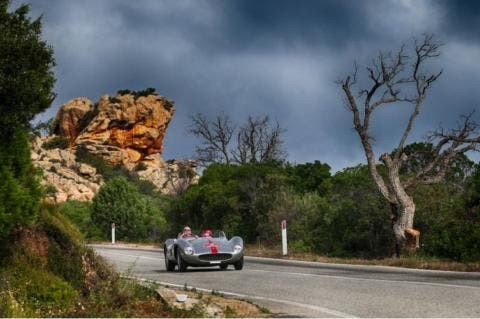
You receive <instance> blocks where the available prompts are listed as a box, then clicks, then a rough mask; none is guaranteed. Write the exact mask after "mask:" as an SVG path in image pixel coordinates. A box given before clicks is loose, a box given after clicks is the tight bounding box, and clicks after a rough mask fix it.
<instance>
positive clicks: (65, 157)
mask: <svg viewBox="0 0 480 319" xmlns="http://www.w3.org/2000/svg"><path fill="white" fill-rule="evenodd" d="M50 138H51V137H46V138H36V139H35V140H34V141H33V142H32V151H31V155H32V161H33V163H34V164H35V165H36V166H37V167H41V168H42V171H43V173H42V184H43V185H44V186H45V187H46V189H47V198H50V199H52V200H53V201H55V202H57V203H60V202H64V201H66V200H69V199H74V200H79V201H88V200H91V199H92V198H93V197H94V196H95V193H96V192H97V191H98V189H99V188H100V186H101V185H102V184H103V177H102V176H101V175H99V174H97V170H96V169H95V168H94V167H92V166H90V165H87V164H84V163H78V162H77V161H76V158H75V153H74V152H72V150H69V149H65V150H62V149H58V148H56V149H51V150H46V149H44V148H43V147H42V145H43V144H44V143H45V142H46V141H48V140H49V139H50ZM52 187H53V189H54V190H53V191H52V190H49V188H52Z"/></svg>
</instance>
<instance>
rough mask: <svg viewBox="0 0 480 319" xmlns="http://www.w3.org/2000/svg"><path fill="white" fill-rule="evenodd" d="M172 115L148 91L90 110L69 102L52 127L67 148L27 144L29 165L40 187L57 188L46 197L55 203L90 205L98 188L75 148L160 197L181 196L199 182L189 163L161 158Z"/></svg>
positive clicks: (97, 178)
mask: <svg viewBox="0 0 480 319" xmlns="http://www.w3.org/2000/svg"><path fill="white" fill-rule="evenodd" d="M174 112H175V108H174V103H173V102H172V101H170V100H168V99H166V98H164V97H162V96H160V95H158V94H153V92H152V91H149V92H148V94H145V91H143V92H141V93H139V92H130V91H127V92H126V93H125V94H117V95H116V96H114V97H111V96H108V95H104V96H102V97H101V98H100V100H99V101H98V102H97V103H95V104H93V103H92V102H91V101H90V100H89V99H87V98H83V97H82V98H76V99H73V100H71V101H69V102H67V103H65V104H64V105H63V106H62V107H61V108H60V110H59V111H58V113H57V116H56V119H55V127H54V133H55V135H57V136H62V137H64V138H66V139H68V142H69V143H68V144H69V147H68V148H67V149H58V148H57V149H51V150H47V149H44V147H42V145H43V144H44V143H45V142H46V141H48V140H50V139H51V138H53V137H52V136H47V137H43V138H38V139H36V140H35V141H34V142H33V144H32V160H33V162H34V164H35V165H37V166H39V167H41V168H42V169H43V171H44V175H43V183H44V184H45V185H47V186H48V185H51V186H49V187H50V188H53V187H55V188H56V190H57V191H56V193H55V195H54V196H53V195H52V196H51V197H52V198H53V199H54V200H55V201H56V202H63V201H65V200H68V199H75V200H91V199H92V198H93V196H94V195H95V193H96V192H97V190H98V189H99V187H100V186H101V185H102V183H103V177H102V176H101V175H99V174H98V173H97V172H96V169H95V168H94V167H92V166H89V165H87V164H84V163H79V162H78V159H77V158H76V155H75V154H76V150H77V149H78V148H82V149H84V150H86V151H87V152H88V153H90V154H93V155H95V156H97V157H101V158H103V159H104V160H105V161H106V162H107V163H109V164H110V165H112V166H116V165H121V166H123V167H125V168H127V170H129V171H131V172H132V173H133V174H137V175H138V176H139V177H140V178H142V179H145V180H148V181H151V182H152V183H153V184H154V185H155V186H156V187H157V189H158V190H159V191H161V192H162V193H165V194H178V193H181V192H183V191H184V190H185V189H186V188H187V187H188V186H189V185H190V184H192V183H195V182H196V181H197V179H198V176H197V174H196V171H195V169H196V164H195V162H193V161H186V160H173V161H164V160H163V159H162V158H161V154H162V151H163V139H164V137H165V133H166V130H167V128H168V124H169V123H170V121H171V119H172V116H173V114H174Z"/></svg>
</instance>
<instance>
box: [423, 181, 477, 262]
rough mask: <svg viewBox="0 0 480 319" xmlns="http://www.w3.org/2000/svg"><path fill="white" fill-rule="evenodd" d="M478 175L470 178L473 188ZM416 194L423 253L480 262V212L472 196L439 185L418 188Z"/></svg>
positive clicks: (450, 187) (449, 186) (445, 185)
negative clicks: (472, 200) (473, 203)
mask: <svg viewBox="0 0 480 319" xmlns="http://www.w3.org/2000/svg"><path fill="white" fill-rule="evenodd" d="M477 174H478V173H475V174H474V175H472V176H471V177H470V181H469V184H470V185H469V186H470V187H472V186H473V185H472V183H473V184H474V183H475V181H474V180H475V179H476V178H478V175H477ZM467 185H468V184H467ZM473 188H474V187H473ZM415 193H416V197H415V202H416V205H417V213H416V223H417V227H418V228H419V229H420V230H421V242H422V251H423V252H424V253H425V254H427V255H430V256H436V257H441V258H448V259H453V260H456V261H478V260H480V210H479V209H478V206H471V205H472V202H471V201H470V200H471V197H469V193H470V192H467V194H465V193H463V192H461V191H460V190H458V189H456V188H454V187H452V185H448V184H438V185H430V186H422V187H418V188H417V189H416V190H415ZM470 194H471V193H470Z"/></svg>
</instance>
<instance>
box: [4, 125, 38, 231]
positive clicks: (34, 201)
mask: <svg viewBox="0 0 480 319" xmlns="http://www.w3.org/2000/svg"><path fill="white" fill-rule="evenodd" d="M10 139H11V140H10V142H9V143H0V241H1V240H2V239H4V238H6V237H7V236H8V235H9V234H10V233H11V231H12V230H13V228H14V227H18V226H22V225H30V224H31V222H32V221H33V220H34V219H35V217H36V215H37V212H38V202H39V200H40V198H41V196H42V189H41V187H40V184H39V183H38V177H37V175H38V171H37V170H36V169H35V168H34V167H33V166H32V164H31V160H30V149H29V144H28V134H27V133H26V132H24V131H16V132H15V134H14V135H13V136H10Z"/></svg>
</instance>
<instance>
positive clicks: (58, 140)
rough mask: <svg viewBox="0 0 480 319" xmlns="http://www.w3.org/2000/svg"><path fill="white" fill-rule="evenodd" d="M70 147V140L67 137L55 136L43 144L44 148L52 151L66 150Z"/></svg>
mask: <svg viewBox="0 0 480 319" xmlns="http://www.w3.org/2000/svg"><path fill="white" fill-rule="evenodd" d="M69 146H70V140H69V139H68V137H65V136H54V137H52V138H51V139H49V140H48V141H46V142H45V143H43V144H42V148H43V149H46V150H52V149H55V148H59V149H66V148H67V147H69Z"/></svg>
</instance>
